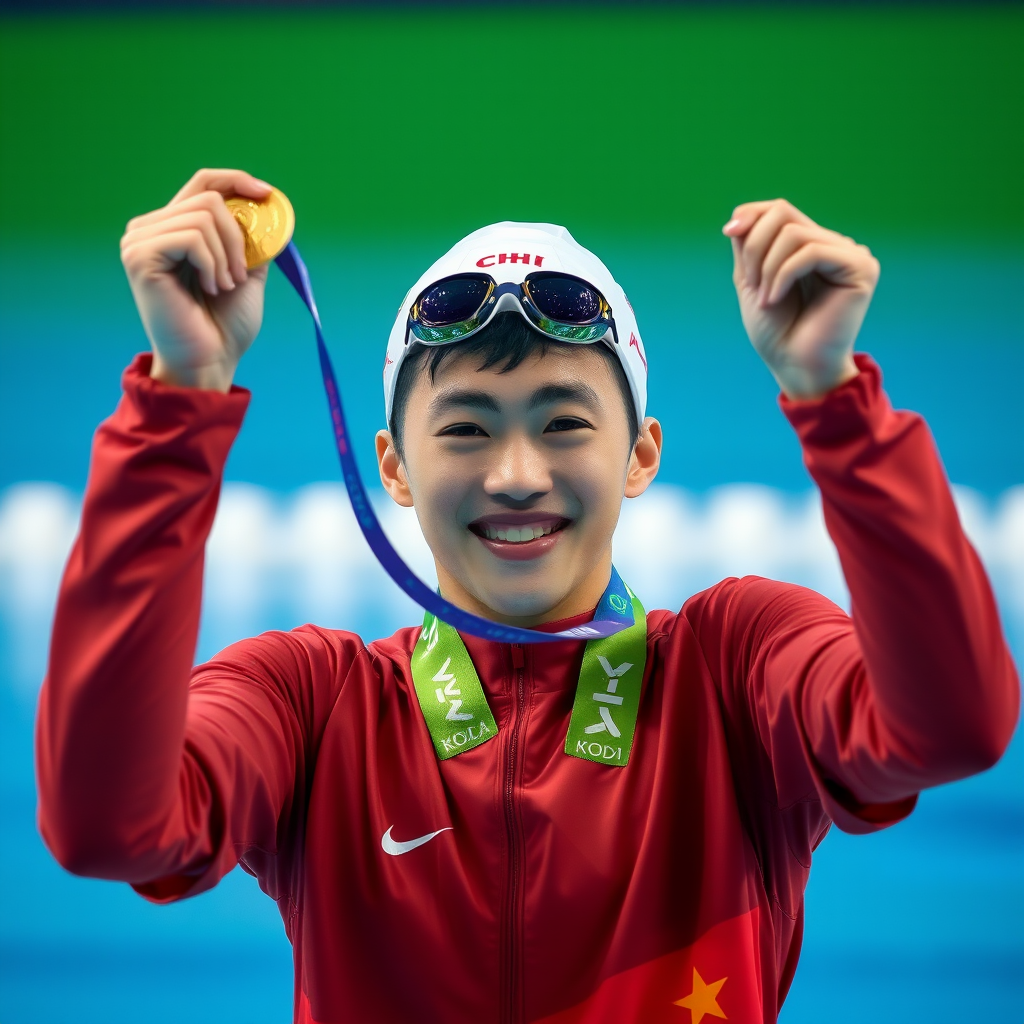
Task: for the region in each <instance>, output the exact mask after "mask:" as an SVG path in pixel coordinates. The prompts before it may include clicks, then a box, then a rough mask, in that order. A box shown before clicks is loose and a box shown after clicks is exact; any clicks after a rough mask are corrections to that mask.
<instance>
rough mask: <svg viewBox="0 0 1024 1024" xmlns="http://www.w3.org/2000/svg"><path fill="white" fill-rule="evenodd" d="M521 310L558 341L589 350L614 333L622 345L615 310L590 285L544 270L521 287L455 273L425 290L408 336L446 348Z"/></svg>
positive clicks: (411, 318) (413, 312)
mask: <svg viewBox="0 0 1024 1024" xmlns="http://www.w3.org/2000/svg"><path fill="white" fill-rule="evenodd" d="M504 309H518V310H519V312H520V313H522V315H523V316H525V317H526V319H527V320H528V321H529V322H530V323H531V324H533V326H534V327H536V328H537V330H539V331H541V332H542V333H543V334H546V335H547V336H548V337H549V338H552V339H554V340H556V341H567V342H571V343H574V344H579V345H587V344H590V343H591V342H594V341H597V340H599V339H601V338H604V337H605V336H606V335H607V334H608V332H609V331H611V334H612V337H613V339H614V340H615V343H616V344H618V340H619V339H618V334H617V332H616V330H615V320H614V319H613V318H612V309H611V306H609V305H608V302H607V301H606V299H605V297H604V296H603V295H602V294H601V293H600V292H599V291H598V290H597V289H596V288H595V287H594V286H593V285H592V284H589V283H588V282H587V281H584V280H583V279H582V278H579V277H572V276H571V275H569V274H559V273H556V272H554V271H547V270H539V271H537V272H535V273H532V274H527V276H526V278H525V280H523V281H522V282H521V283H515V282H511V281H506V282H504V283H502V284H498V283H497V282H496V281H495V280H494V278H493V277H491V276H490V275H489V274H454V275H452V276H451V277H445V278H442V279H441V280H440V281H435V282H434V283H433V284H432V285H430V286H428V287H427V288H424V289H423V291H422V292H420V294H419V297H418V298H417V299H416V301H415V302H414V303H413V305H412V309H411V310H410V312H409V331H411V333H412V334H413V335H414V336H415V338H416V339H417V340H418V341H420V342H422V343H423V344H424V345H447V344H450V343H451V342H454V341H464V340H465V339H466V338H468V337H470V336H471V335H473V334H475V333H476V332H477V331H478V330H480V328H481V327H483V326H484V324H486V323H487V322H488V320H490V318H491V317H492V316H493V315H494V314H495V313H496V312H498V311H499V310H504Z"/></svg>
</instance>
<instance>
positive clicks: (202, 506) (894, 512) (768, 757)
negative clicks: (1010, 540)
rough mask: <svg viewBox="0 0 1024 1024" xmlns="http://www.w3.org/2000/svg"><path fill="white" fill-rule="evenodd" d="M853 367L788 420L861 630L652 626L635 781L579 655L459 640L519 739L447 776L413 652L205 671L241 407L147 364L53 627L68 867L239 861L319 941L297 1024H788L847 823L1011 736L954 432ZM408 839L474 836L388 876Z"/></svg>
mask: <svg viewBox="0 0 1024 1024" xmlns="http://www.w3.org/2000/svg"><path fill="white" fill-rule="evenodd" d="M859 361H860V367H861V373H860V375H859V376H858V377H857V378H855V379H854V380H853V381H851V382H850V383H848V384H846V385H844V386H843V387H841V388H839V389H837V390H836V391H834V392H832V393H831V394H830V395H828V396H826V397H825V398H824V399H823V400H821V401H813V402H810V401H809V402H788V401H785V400H783V402H782V405H783V408H784V411H785V413H786V415H787V416H788V417H789V419H790V421H791V422H792V424H793V426H794V427H795V429H796V431H797V433H798V434H799V436H800V439H801V442H802V443H803V449H804V456H805V460H806V463H807V465H808V467H809V469H810V471H811V474H812V475H813V477H814V479H815V480H816V481H817V483H818V485H819V487H820V488H821V492H822V496H823V499H824V508H825V517H826V522H827V525H828V529H829V532H830V533H831V536H832V539H833V540H834V541H835V544H836V546H837V547H838V549H839V553H840V557H841V559H842V564H843V569H844V572H845V574H846V580H847V582H848V584H849V588H850V592H851V596H852V604H853V615H852V618H849V617H847V616H846V615H845V614H844V613H843V612H842V611H841V610H840V609H839V608H837V607H836V606H835V605H833V604H831V603H830V602H829V601H827V600H825V599H824V598H823V597H821V596H819V595H818V594H815V593H813V592H811V591H808V590H805V589H802V588H800V587H796V586H791V585H787V584H782V583H775V582H772V581H769V580H764V579H758V578H755V577H747V578H745V579H729V580H725V581H723V582H722V583H720V584H718V585H717V586H715V587H712V588H711V589H710V590H707V591H705V592H704V593H701V594H698V595H696V596H695V597H693V598H691V599H690V600H689V601H687V602H686V604H685V605H684V606H683V608H682V610H681V611H679V612H669V611H652V612H650V613H649V615H648V640H647V642H648V656H647V668H646V674H645V678H644V686H643V691H642V696H641V704H640V711H639V719H638V723H637V731H636V738H635V741H634V745H633V751H632V756H631V758H630V761H629V764H628V766H627V767H624V768H617V767H609V766H607V765H601V764H595V763H592V762H590V761H585V760H581V759H579V758H575V757H569V756H567V755H566V754H565V753H564V752H563V744H564V741H565V735H566V729H567V727H568V722H569V713H570V710H571V707H572V701H573V695H574V692H575V687H576V680H577V675H578V671H579V667H580V662H581V658H582V652H583V644H582V643H577V642H566V643H559V644H552V645H547V646H544V647H542V648H541V647H531V646H525V647H523V646H518V645H511V646H510V645H507V644H497V643H490V642H486V641H482V640H478V639H476V638H474V637H471V636H466V637H464V639H465V642H466V645H467V647H468V649H469V652H470V655H471V656H472V659H473V662H474V664H475V666H476V669H477V672H478V674H479V676H480V679H481V682H482V683H483V686H484V688H485V691H486V693H487V697H488V700H489V702H490V705H491V708H492V709H493V711H494V715H495V718H496V720H497V723H498V727H499V733H498V737H497V739H496V740H492V741H491V742H489V743H485V744H483V745H482V746H480V747H477V748H476V749H474V750H471V751H469V752H467V753H465V754H461V755H459V756H457V757H453V758H451V759H449V760H446V761H439V760H438V759H437V758H436V756H435V754H434V751H433V747H432V745H431V740H430V736H429V734H428V732H427V728H426V725H425V723H424V721H423V717H422V714H421V712H420V709H419V705H418V703H417V699H416V696H415V693H414V690H413V687H412V680H411V674H410V668H409V659H410V654H411V651H412V648H413V646H414V644H415V641H416V638H417V636H418V633H419V629H418V628H409V629H403V630H400V631H399V632H398V633H396V634H395V635H394V636H393V637H391V638H389V639H387V640H378V641H376V642H374V643H371V644H369V645H367V644H365V643H364V642H363V641H362V640H360V638H359V637H357V636H355V635H353V634H351V633H345V632H340V631H335V630H329V629H320V628H317V627H315V626H302V627H300V628H299V629H296V630H293V631H292V632H289V633H267V634H265V635H263V636H260V637H256V638H254V639H249V640H243V641H242V642H241V643H238V644H235V645H234V646H233V647H229V648H228V649H227V650H225V651H223V652H222V653H221V654H219V655H218V656H217V657H216V658H214V659H213V660H212V661H210V662H208V663H207V664H205V665H201V666H200V667H198V668H196V669H192V658H193V655H194V651H195V643H196V634H197V627H198V622H199V608H200V596H201V590H202V573H203V551H204V543H205V541H206V537H207V534H208V531H209V529H210V525H211V523H212V521H213V516H214V511H215V508H216V505H217V496H218V492H219V487H220V481H221V472H222V467H223V465H224V461H225V459H226V457H227V454H228V449H229V447H230V445H231V442H232V439H233V438H234V436H235V433H236V432H237V430H238V428H239V426H240V424H241V421H242V417H243V414H244V411H245V408H246V405H247V402H248V395H247V393H245V392H243V391H241V390H239V389H235V390H234V391H233V392H232V393H230V394H228V395H221V394H219V393H214V392H203V391H193V390H179V389H176V388H171V387H167V386H164V385H161V384H159V383H157V382H155V381H153V380H151V379H150V378H149V377H148V376H147V373H148V365H149V364H148V357H140V358H138V359H137V360H136V362H135V363H134V364H133V366H132V367H131V368H130V369H129V370H128V372H127V373H126V374H125V378H124V388H125V395H124V398H123V399H122V401H121V404H120V406H119V407H118V409H117V411H116V412H115V414H114V415H113V416H112V417H111V418H110V419H109V420H108V421H106V422H105V423H104V424H103V425H102V426H101V427H100V430H99V432H98V434H97V436H96V442H95V448H94V452H93V462H92V470H91V475H90V478H89V485H88V489H87V492H86V497H85V504H84V508H83V512H82V526H81V533H80V535H79V537H78V540H77V542H76V544H75V547H74V550H73V552H72V555H71V558H70V562H69V564H68V567H67V571H66V574H65V577H64V581H63V585H62V587H61V591H60V598H59V601H58V605H57V612H56V620H55V624H54V631H53V645H52V652H51V658H50V667H49V674H48V677H47V680H46V683H45V685H44V687H43V691H42V697H41V706H40V713H39V724H38V754H37V757H38V773H39V788H40V812H39V814H40V824H41V829H42V832H43V835H44V837H45V839H46V841H47V843H48V844H49V846H50V849H51V850H52V851H53V852H54V854H55V855H56V857H57V858H58V860H59V861H60V862H61V863H62V864H64V865H65V866H66V867H67V868H68V869H70V870H71V871H75V872H78V873H82V874H88V875H95V876H99V877H104V878H115V879H123V880H125V881H128V882H131V883H132V884H133V885H134V886H135V887H136V889H138V891H139V892H141V893H142V894H143V895H144V896H146V897H147V898H149V899H152V900H156V901H167V900H174V899H180V898H181V897H184V896H191V895H194V894H196V893H199V892H202V891H203V890H204V889H208V888H210V887H211V886H213V885H214V884H215V883H216V882H217V880H218V879H219V878H220V877H221V876H223V875H224V874H225V873H226V872H228V871H230V870H231V869H232V867H233V866H234V865H235V864H236V863H238V862H241V863H242V865H243V866H244V867H245V868H246V869H247V870H248V871H250V872H252V873H253V874H255V875H256V876H257V878H258V879H259V881H260V885H261V886H262V887H263V889H264V890H265V891H266V892H267V893H268V894H269V895H270V896H271V897H272V898H273V899H275V900H276V901H277V903H278V906H279V907H280V911H281V915H282V917H283V919H284V923H285V927H286V929H287V932H288V936H289V938H290V939H291V941H292V944H293V946H294V950H295V979H296V980H295V1019H296V1020H297V1021H317V1022H321V1024H328V1022H331V1024H334V1022H338V1024H340V1022H353V1024H385V1022H399V1021H401V1022H408V1021H416V1022H430V1021H436V1022H439V1024H462V1022H465V1024H470V1022H471V1024H482V1022H489V1021H502V1022H519V1021H531V1022H536V1021H544V1022H545V1024H554V1022H556V1021H557V1022H559V1024H568V1022H570V1021H572V1022H588V1024H597V1022H607V1024H627V1022H631V1021H632V1022H643V1024H657V1022H666V1024H669V1022H679V1024H696V1022H699V1021H700V1020H701V1019H702V1017H703V1018H705V1024H707V1021H708V1020H711V1019H716V1015H717V1017H718V1018H726V1019H727V1020H729V1021H730V1022H732V1024H742V1022H748V1021H749V1022H757V1021H774V1020H775V1018H776V1015H777V1012H778V1009H779V1006H780V1004H781V1002H782V999H783V998H784V996H785V994H786V991H787V989H788V987H789V984H790V982H791V980H792V978H793V972H794V969H795V966H796V961H797V956H798V952H799V946H800V936H801V930H802V921H803V892H804V886H805V884H806V881H807V873H808V869H809V867H810V862H811V852H812V851H813V850H814V848H815V846H816V845H817V843H818V842H819V841H820V840H821V838H822V836H823V835H824V833H825V831H826V830H827V829H828V827H829V824H830V822H831V821H835V822H837V823H838V824H839V826H840V827H841V828H843V829H845V830H847V831H851V832H867V831H870V830H872V829H877V828H881V827H884V826H885V825H888V824H891V823H892V822H895V821H897V820H899V819H901V818H903V817H904V816H905V815H906V814H908V813H909V812H910V810H911V809H912V808H913V806H914V801H915V794H916V793H917V791H918V790H920V789H921V788H922V787H925V786H933V785H936V784H937V783H941V782H945V781H948V780H951V779H955V778H958V777H961V776H964V775H967V774H969V773H971V772H975V771H978V770H980V769H983V768H985V767H987V766H989V765H991V764H992V763H993V762H994V761H995V760H996V759H997V758H998V757H999V755H1000V753H1001V752H1002V751H1003V749H1004V747H1005V745H1006V743H1007V742H1008V740H1009V737H1010V735H1011V733H1012V730H1013V727H1014V723H1015V721H1016V716H1017V708H1018V698H1019V689H1018V683H1017V678H1016V674H1015V671H1014V668H1013V665H1012V663H1011V660H1010V656H1009V653H1008V651H1007V649H1006V645H1005V642H1004V640H1003V637H1002V634H1001V631H1000V626H999V619H998V615H997V612H996V607H995V603H994V601H993V597H992V593H991V590H990V587H989V584H988V581H987V579H986V577H985V573H984V571H983V569H982V567H981V564H980V563H979V561H978V558H977V556H976V555H975V553H974V551H973V550H972V548H971V546H970V544H969V543H968V542H967V540H966V539H965V537H964V535H963V532H962V530H961V528H960V525H959V522H958V520H957V515H956V512H955V510H954V507H953V502H952V500H951V497H950V493H949V489H948V486H947V483H946V480H945V477H944V475H943V471H942V468H941V466H940V464H939V461H938V459H937V457H936V454H935V451H934V448H933V445H932V442H931V439H930V436H929V433H928V430H927V428H926V426H925V424H924V422H923V421H922V420H921V419H920V418H919V417H918V416H916V415H913V414H910V413H906V412H894V411H893V410H892V408H891V407H890V405H889V403H888V401H887V399H886V397H885V395H884V393H883V392H882V390H881V382H880V376H879V373H878V370H877V367H875V365H874V364H873V363H872V362H871V361H870V360H869V359H867V358H866V357H859ZM640 596H641V598H642V597H643V595H642V594H641V595H640ZM582 618H586V617H585V616H584V617H582ZM575 621H580V620H579V619H578V620H575ZM565 624H566V623H560V624H557V625H559V626H564V625H565ZM555 626H556V624H552V628H554V627H555ZM389 828H390V829H392V838H393V839H394V840H396V841H398V842H402V841H408V840H411V839H413V838H417V837H420V836H423V835H425V834H427V833H430V832H434V831H436V830H438V829H447V830H446V831H443V832H441V833H440V834H438V835H437V836H435V837H434V838H433V839H431V840H430V841H429V842H426V843H424V844H423V845H421V846H419V847H417V848H416V849H413V850H410V851H409V852H407V853H404V854H402V855H399V856H394V855H389V854H388V853H386V852H385V851H384V849H383V847H382V843H381V837H382V835H383V834H384V833H385V831H386V830H388V829H389Z"/></svg>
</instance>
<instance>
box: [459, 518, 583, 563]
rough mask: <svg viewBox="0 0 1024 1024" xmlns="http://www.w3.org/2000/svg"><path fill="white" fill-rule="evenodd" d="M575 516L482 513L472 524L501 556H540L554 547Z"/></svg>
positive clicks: (484, 541)
mask: <svg viewBox="0 0 1024 1024" xmlns="http://www.w3.org/2000/svg"><path fill="white" fill-rule="evenodd" d="M571 525H572V520H571V519H568V518H566V517H565V516H555V515H548V514H545V513H539V512H505V513H499V514H497V515H493V516H481V517H480V518H479V519H475V520H474V521H473V522H472V523H470V524H469V529H470V531H471V532H473V533H475V534H476V535H477V536H478V537H479V538H480V540H481V541H482V542H483V544H484V546H485V547H486V548H487V549H488V550H490V551H491V552H492V553H493V554H495V555H498V557H499V558H511V559H522V558H537V557H538V556H540V555H543V554H545V553H546V552H548V551H550V550H551V549H552V548H553V547H554V546H555V544H556V543H557V542H558V540H559V539H560V535H561V533H562V531H563V530H565V529H566V527H568V526H571Z"/></svg>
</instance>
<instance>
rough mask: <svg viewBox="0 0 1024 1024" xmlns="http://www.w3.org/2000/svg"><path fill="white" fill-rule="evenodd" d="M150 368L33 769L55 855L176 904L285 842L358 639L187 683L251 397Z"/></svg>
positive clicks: (49, 696) (60, 631)
mask: <svg viewBox="0 0 1024 1024" xmlns="http://www.w3.org/2000/svg"><path fill="white" fill-rule="evenodd" d="M148 370H149V357H148V356H142V357H139V358H138V359H136V361H135V363H134V364H133V365H132V367H130V368H129V370H128V371H127V372H126V373H125V378H124V390H125V394H124V397H123V399H122V401H121V403H120V405H119V407H118V409H117V411H116V412H115V414H114V415H113V416H112V417H111V418H110V419H109V420H107V421H106V422H105V423H104V424H103V425H102V426H101V427H100V429H99V431H98V432H97V435H96V439H95V445H94V450H93V460H92V466H91V472H90V478H89V485H88V488H87V491H86V496H85V502H84V505H83V510H82V525H81V530H80V533H79V536H78V538H77V540H76V542H75V546H74V548H73V550H72V554H71V557H70V560H69V562H68V566H67V569H66V571H65V575H64V580H63V582H62V585H61V590H60V595H59V598H58V602H57V610H56V616H55V620H54V627H53V638H52V645H51V655H50V666H49V672H48V675H47V679H46V681H45V683H44V685H43V690H42V694H41V697H40V707H39V720H38V731H37V765H38V776H39V798H40V802H39V820H40V828H41V831H42V833H43V836H44V838H45V840H46V842H47V844H48V845H49V847H50V849H51V850H52V851H53V853H54V855H55V856H56V858H57V859H58V860H59V861H60V862H61V863H62V864H63V865H64V866H65V867H67V868H68V869H69V870H72V871H75V872H77V873H80V874H88V875H95V876H99V877H104V878H116V879H121V880H124V881H129V882H134V883H137V884H142V883H154V880H159V881H158V882H155V883H154V884H151V885H145V886H143V891H144V892H146V894H147V895H151V896H154V897H157V898H165V897H170V896H176V895H183V894H185V893H186V892H188V893H191V892H195V891H198V890H199V889H202V888H205V887H207V886H209V885H212V884H213V883H214V882H215V881H216V880H217V879H218V878H219V877H220V876H221V875H223V874H224V873H225V872H227V871H229V870H230V869H231V868H232V867H233V866H234V864H235V863H236V861H237V860H238V858H239V856H240V855H244V854H245V852H246V850H248V849H258V850H260V851H262V852H264V853H267V854H271V855H273V854H276V853H278V852H279V850H281V849H283V848H285V847H287V846H288V845H289V842H290V839H291V837H292V835H293V834H294V832H295V830H296V828H297V827H298V826H299V820H298V819H297V818H296V816H295V814H294V811H295V810H296V801H295V797H296V795H297V794H301V793H303V792H304V785H305V782H304V777H303V773H304V770H305V763H306V757H305V754H306V751H307V750H308V749H309V748H310V746H311V745H312V744H314V743H315V739H316V736H317V735H318V734H319V731H320V728H321V727H322V723H323V721H324V720H325V719H326V715H327V714H328V713H329V709H330V707H331V705H332V703H333V698H334V695H335V691H336V688H337V685H338V684H339V683H340V680H341V678H342V675H343V672H341V671H339V670H340V669H342V668H343V667H344V665H345V664H346V663H350V662H351V661H352V660H353V659H354V657H355V655H356V651H357V648H358V641H357V640H356V638H354V637H346V636H344V635H333V636H329V635H327V634H322V633H320V632H319V631H316V630H313V629H304V630H298V631H295V632H294V633H290V634H279V633H278V634H274V633H271V634H266V635H264V636H262V637H258V638H255V639H252V640H246V641H243V642H242V643H239V644H235V645H234V646H233V647H231V648H229V649H228V650H226V651H224V652H222V653H221V654H220V655H218V656H217V657H216V658H215V659H214V660H213V661H211V662H209V663H208V664H206V665H203V666H201V667H199V668H198V669H196V670H195V672H194V673H193V672H192V658H193V654H194V651H195V644H196V634H197V630H198V624H199V610H200V601H201V595H202V579H203V555H204V548H205V543H206V539H207V536H208V533H209V530H210V526H211V524H212V521H213V517H214V512H215V510H216V505H217V496H218V492H219V490H220V479H221V471H222V468H223V464H224V461H225V459H226V457H227V454H228V450H229V448H230V444H231V442H232V440H233V439H234V436H235V433H236V431H237V429H238V427H239V425H240V423H241V419H242V416H243V414H244V411H245V408H246V406H247V404H248V394H247V393H246V392H243V391H240V390H239V389H237V388H236V389H233V390H232V391H231V392H230V393H228V394H226V395H223V394H220V393H218V392H215V391H209V390H198V389H187V388H174V387H169V386H166V385H162V384H160V383H158V382H157V381H154V380H153V379H152V378H150V377H149V376H148V373H147V371H148ZM190 675H191V685H190ZM301 806H302V804H301V799H300V800H299V803H298V808H299V809H300V810H301ZM257 856H258V855H257Z"/></svg>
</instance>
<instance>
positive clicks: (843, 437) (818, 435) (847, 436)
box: [779, 353, 892, 448]
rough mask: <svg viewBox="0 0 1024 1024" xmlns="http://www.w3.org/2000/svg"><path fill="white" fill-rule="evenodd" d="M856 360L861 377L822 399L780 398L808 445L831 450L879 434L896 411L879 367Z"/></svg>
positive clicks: (868, 358)
mask: <svg viewBox="0 0 1024 1024" xmlns="http://www.w3.org/2000/svg"><path fill="white" fill-rule="evenodd" d="M853 358H854V362H855V363H856V364H857V369H858V370H860V373H858V374H857V376H856V377H853V378H852V379H850V380H848V381H847V382H846V383H845V384H841V385H840V386H839V387H837V388H834V389H833V390H832V391H829V392H828V394H826V395H823V396H822V397H821V398H815V399H794V398H787V397H786V396H785V395H780V396H779V406H780V408H781V409H782V411H783V413H784V414H785V416H786V419H788V420H789V422H790V423H791V424H792V426H793V429H794V430H795V431H796V432H797V435H798V436H799V438H800V441H801V442H802V443H803V444H804V445H810V446H812V447H823V448H828V447H833V446H835V445H840V444H843V443H845V442H847V441H850V440H853V439H854V438H856V437H859V436H863V435H864V434H865V433H875V432H877V430H878V428H879V427H880V426H881V424H882V421H883V420H884V419H885V418H886V416H888V414H889V413H890V412H891V411H892V407H891V406H890V404H889V399H888V398H887V397H886V394H885V392H884V391H883V390H882V371H881V370H880V369H879V367H878V364H877V363H876V362H875V361H874V360H873V359H872V358H871V356H869V355H866V354H864V353H857V354H856V355H855V356H854V357H853Z"/></svg>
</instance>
